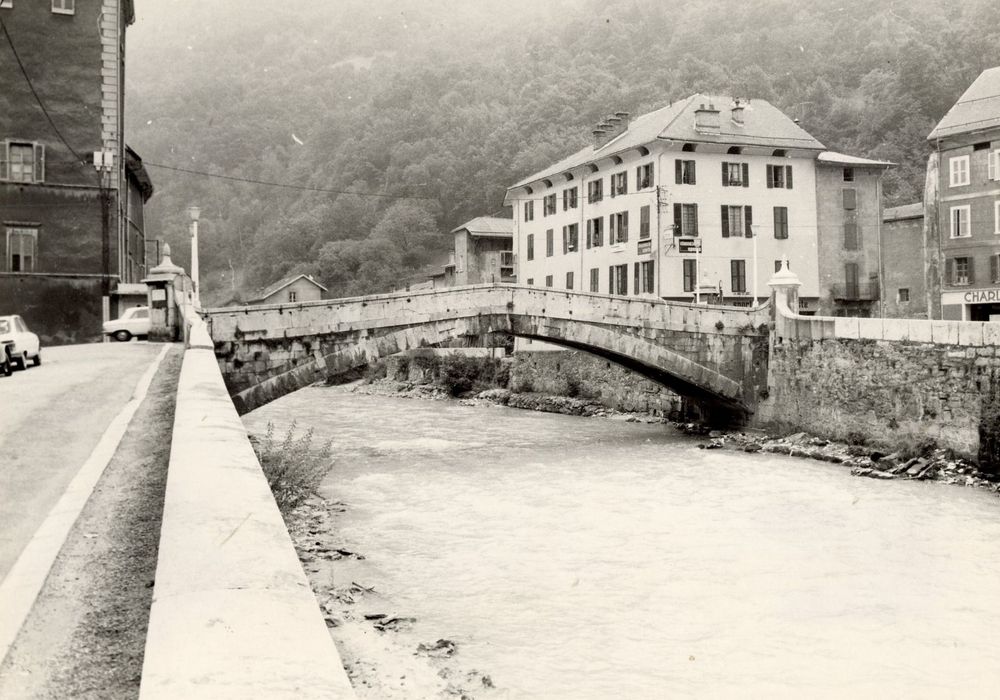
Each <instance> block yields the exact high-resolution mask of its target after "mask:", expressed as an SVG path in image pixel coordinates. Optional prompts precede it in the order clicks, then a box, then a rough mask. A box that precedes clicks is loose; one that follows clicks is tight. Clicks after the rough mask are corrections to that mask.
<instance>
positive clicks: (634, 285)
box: [632, 263, 639, 294]
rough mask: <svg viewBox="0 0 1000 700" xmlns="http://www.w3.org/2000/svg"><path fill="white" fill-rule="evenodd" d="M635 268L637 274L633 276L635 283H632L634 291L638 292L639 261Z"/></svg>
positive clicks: (634, 292)
mask: <svg viewBox="0 0 1000 700" xmlns="http://www.w3.org/2000/svg"><path fill="white" fill-rule="evenodd" d="M634 269H635V276H634V277H633V278H632V282H633V284H632V293H633V294H638V293H639V263H636V264H635V268H634Z"/></svg>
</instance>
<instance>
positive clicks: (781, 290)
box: [767, 257, 802, 331]
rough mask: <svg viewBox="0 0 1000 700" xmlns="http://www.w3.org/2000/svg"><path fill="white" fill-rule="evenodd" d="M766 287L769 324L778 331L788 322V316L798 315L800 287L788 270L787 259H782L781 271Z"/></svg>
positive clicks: (793, 274) (800, 284) (800, 283)
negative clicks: (769, 302) (769, 316)
mask: <svg viewBox="0 0 1000 700" xmlns="http://www.w3.org/2000/svg"><path fill="white" fill-rule="evenodd" d="M767 286H768V287H770V288H771V322H772V323H773V324H774V328H775V330H778V331H780V330H782V326H783V324H784V323H785V321H786V320H790V319H788V318H787V317H788V315H789V314H798V313H799V287H801V286H802V281H801V280H799V276H798V275H796V274H795V273H794V272H792V271H791V270H789V269H788V258H787V257H782V259H781V269H780V270H778V271H777V272H775V273H774V275H773V276H772V277H771V279H769V280H768V281H767ZM782 312H784V313H782Z"/></svg>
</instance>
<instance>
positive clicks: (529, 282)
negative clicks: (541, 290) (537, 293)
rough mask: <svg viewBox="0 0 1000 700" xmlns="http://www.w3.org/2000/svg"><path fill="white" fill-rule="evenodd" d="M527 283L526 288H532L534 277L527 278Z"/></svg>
mask: <svg viewBox="0 0 1000 700" xmlns="http://www.w3.org/2000/svg"><path fill="white" fill-rule="evenodd" d="M527 282H528V286H529V287H532V286H534V284H535V278H534V277H529V278H528V279H527Z"/></svg>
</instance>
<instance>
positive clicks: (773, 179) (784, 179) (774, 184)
mask: <svg viewBox="0 0 1000 700" xmlns="http://www.w3.org/2000/svg"><path fill="white" fill-rule="evenodd" d="M767 187H768V189H779V190H781V189H786V190H790V189H792V166H790V165H769V166H767Z"/></svg>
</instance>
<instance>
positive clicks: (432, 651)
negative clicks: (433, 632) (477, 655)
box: [417, 639, 458, 658]
mask: <svg viewBox="0 0 1000 700" xmlns="http://www.w3.org/2000/svg"><path fill="white" fill-rule="evenodd" d="M456 651H458V645H457V644H455V642H453V641H451V640H450V639H439V640H437V641H436V642H434V643H433V644H424V643H420V644H418V645H417V653H418V654H423V655H424V656H433V657H437V658H441V657H447V656H454V655H455V652H456Z"/></svg>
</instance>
